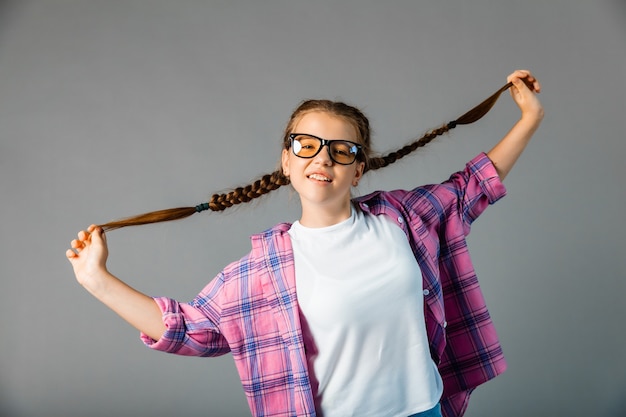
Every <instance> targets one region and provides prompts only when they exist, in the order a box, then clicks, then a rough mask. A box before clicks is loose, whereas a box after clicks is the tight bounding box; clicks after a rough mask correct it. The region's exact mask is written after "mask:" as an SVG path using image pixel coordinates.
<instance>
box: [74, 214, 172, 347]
mask: <svg viewBox="0 0 626 417" xmlns="http://www.w3.org/2000/svg"><path fill="white" fill-rule="evenodd" d="M71 247H72V249H68V250H67V252H66V256H67V259H68V260H69V261H70V263H71V264H72V267H73V268H74V274H75V275H76V280H77V281H78V282H79V283H80V284H81V285H82V286H83V287H85V289H87V291H89V292H90V293H91V294H92V295H93V296H94V297H96V298H97V299H98V300H100V301H101V302H102V303H104V304H105V305H106V306H108V307H109V308H111V309H112V310H113V311H115V312H116V313H117V314H119V315H120V316H121V317H122V318H123V319H124V320H126V321H127V322H128V323H130V324H131V325H132V326H134V327H135V328H137V329H138V330H139V331H141V332H143V333H145V334H147V335H148V336H150V337H151V338H153V339H154V340H159V339H160V338H161V336H162V335H163V333H164V332H165V325H164V324H163V319H162V318H161V310H160V309H159V307H158V306H157V304H156V302H155V301H154V300H153V299H152V298H151V297H148V296H147V295H145V294H142V293H140V292H139V291H137V290H135V289H134V288H131V287H130V286H128V285H127V284H126V283H124V282H122V281H121V280H119V279H118V278H116V277H115V276H113V275H112V274H111V273H109V271H108V270H107V267H106V260H107V257H108V248H107V243H106V236H105V234H104V232H103V231H102V229H101V228H100V227H97V226H95V225H91V226H89V228H88V229H87V230H86V231H85V230H82V231H81V232H79V233H78V239H74V240H72V242H71Z"/></svg>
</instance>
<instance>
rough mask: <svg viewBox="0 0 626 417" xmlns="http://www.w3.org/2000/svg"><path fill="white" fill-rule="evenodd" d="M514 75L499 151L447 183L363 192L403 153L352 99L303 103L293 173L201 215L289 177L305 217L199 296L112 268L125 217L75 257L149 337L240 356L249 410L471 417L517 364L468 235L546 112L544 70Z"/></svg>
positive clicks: (296, 123) (88, 238)
mask: <svg viewBox="0 0 626 417" xmlns="http://www.w3.org/2000/svg"><path fill="white" fill-rule="evenodd" d="M508 81H509V82H510V83H512V87H511V95H512V97H513V99H514V101H515V102H516V103H517V105H518V106H519V108H520V110H521V117H520V119H519V121H518V122H517V123H516V124H515V126H514V127H513V128H512V129H511V130H510V131H509V132H508V133H507V134H506V136H505V137H504V138H503V139H502V140H501V141H500V142H499V143H498V144H497V145H496V146H495V147H494V148H493V149H492V150H491V151H489V152H488V153H487V154H484V153H482V154H480V155H478V156H477V157H476V158H474V159H473V160H472V161H470V162H469V163H468V164H467V166H466V167H465V169H464V170H462V171H460V172H457V173H455V174H453V175H452V176H451V177H450V179H449V180H447V181H446V182H444V183H442V184H439V185H429V186H423V187H418V188H416V189H414V190H411V191H398V190H397V191H392V192H382V191H381V192H375V193H372V194H370V195H367V196H364V197H360V198H357V199H352V198H351V189H352V187H355V186H356V185H357V184H358V182H359V180H360V179H361V178H362V176H363V174H364V173H365V172H366V171H367V170H369V169H376V168H379V167H382V166H385V165H386V164H388V163H390V162H393V160H395V157H391V158H387V159H384V158H382V159H381V158H373V157H372V155H371V148H370V132H369V123H368V120H367V118H366V117H365V116H364V115H363V114H362V113H361V112H360V111H359V110H357V109H355V108H354V107H351V106H348V105H345V104H343V103H337V102H331V101H326V100H310V101H306V102H304V103H302V104H301V105H300V106H299V107H298V108H297V109H296V110H295V111H294V113H293V114H292V117H291V118H290V120H289V123H288V125H287V128H286V130H285V135H284V138H283V144H284V146H283V151H282V156H281V167H282V171H279V172H276V173H273V174H272V175H269V176H266V177H264V178H263V180H262V181H257V182H256V183H255V184H254V185H253V186H249V187H246V188H245V189H244V188H240V189H237V190H235V191H234V192H233V193H229V194H226V195H222V196H214V197H213V198H212V200H211V202H210V203H204V204H201V205H199V206H197V207H196V208H195V209H196V210H197V211H201V210H203V209H207V208H212V209H220V208H221V209H223V208H225V207H228V206H229V205H232V204H234V203H237V202H245V201H248V200H249V199H250V198H254V197H256V196H258V195H260V194H263V193H264V192H267V191H269V190H272V189H276V188H278V187H279V186H281V185H283V184H286V183H291V184H292V185H293V187H294V189H295V190H296V192H297V193H298V195H299V197H300V201H301V206H302V213H301V216H300V219H299V220H298V221H296V222H294V223H293V224H291V225H290V224H286V223H283V224H279V225H277V226H275V227H274V228H272V229H270V230H268V231H265V232H263V233H261V234H258V235H255V236H253V237H252V250H251V252H250V253H249V254H248V255H247V256H245V257H244V258H242V259H240V260H239V261H237V262H234V263H232V264H230V265H228V266H227V267H226V268H224V270H222V271H221V272H220V273H219V274H218V275H217V276H216V277H215V279H213V280H212V281H211V282H210V283H209V284H208V285H207V286H206V287H205V288H204V289H203V290H202V291H201V292H200V293H199V294H198V295H197V296H196V297H195V298H194V300H193V301H191V302H190V303H179V302H177V301H175V300H172V299H169V298H151V297H148V296H146V295H144V294H142V293H140V292H138V291H137V290H135V289H133V288H131V287H129V286H128V285H127V284H125V283H124V282H123V281H121V280H119V279H118V278H116V277H115V276H113V275H112V274H110V273H109V272H108V270H107V267H106V260H107V255H108V252H107V244H106V236H105V234H104V229H106V228H115V227H120V226H123V225H125V224H126V223H123V222H121V223H116V222H113V223H110V224H108V225H104V227H100V226H95V225H92V226H90V227H89V228H88V229H87V230H86V231H81V232H79V233H78V239H75V240H73V241H72V242H71V248H72V249H69V250H68V251H67V253H66V256H67V258H68V259H69V261H70V262H71V264H72V266H73V269H74V273H75V275H76V279H77V280H78V282H79V283H80V284H81V285H83V286H84V287H85V288H86V289H87V290H88V291H89V292H90V293H91V294H93V295H94V296H95V297H96V298H98V299H99V300H100V301H102V302H103V303H104V304H106V305H107V306H109V307H110V308H111V309H113V310H114V311H115V312H117V313H118V314H119V315H120V316H121V317H122V318H124V319H125V320H127V321H128V322H129V323H130V324H131V325H133V326H135V327H136V328H137V329H139V330H140V331H141V337H142V340H143V341H144V342H145V343H146V344H147V345H148V346H150V347H152V348H154V349H158V350H162V351H166V352H170V353H176V354H181V355H197V356H218V355H222V354H225V353H228V352H230V353H232V355H233V358H234V360H235V364H236V366H237V370H238V372H239V375H240V378H241V382H242V385H243V388H244V391H245V393H246V396H247V399H248V403H249V405H250V409H251V411H252V414H253V415H254V416H294V415H298V416H313V415H320V416H322V415H323V416H326V417H333V416H348V415H358V416H398V417H407V416H420V417H424V416H441V415H444V416H461V415H462V414H463V413H464V411H465V409H466V407H467V404H468V400H469V395H470V393H471V391H472V390H473V389H474V388H475V387H476V386H478V385H479V384H481V383H483V382H486V381H487V380H489V379H491V378H493V377H495V376H497V375H498V374H500V373H502V372H503V371H504V369H505V367H506V364H505V362H504V357H503V355H502V350H501V347H500V344H499V341H498V339H497V335H496V333H495V329H494V328H493V324H492V322H491V319H490V317H489V314H488V312H487V309H486V306H485V303H484V300H483V297H482V294H481V292H480V288H479V286H478V282H477V279H476V275H475V273H474V269H473V266H472V263H471V260H470V258H469V255H468V253H467V247H466V242H465V236H466V235H467V234H468V233H469V231H470V225H471V223H472V222H473V221H474V220H475V219H476V217H477V216H478V215H479V214H480V213H481V212H482V211H483V210H484V209H485V208H486V207H487V205H489V204H491V203H494V202H495V201H497V200H498V199H499V198H501V197H502V196H504V194H505V189H504V186H503V185H502V182H501V181H502V180H503V179H504V178H505V177H506V175H507V174H508V173H509V171H510V170H511V168H512V167H513V165H514V163H515V162H516V160H517V159H518V157H519V156H520V154H521V153H522V151H523V150H524V148H525V147H526V145H527V144H528V142H529V140H530V138H531V136H532V135H533V133H534V132H535V130H536V129H537V127H538V126H539V124H540V122H541V120H542V118H543V109H542V106H541V104H540V102H539V101H538V100H537V97H536V94H535V93H538V92H539V91H540V85H539V82H538V81H537V80H536V79H535V78H534V76H533V75H532V74H531V73H530V72H529V71H526V70H518V71H515V72H513V73H512V74H511V75H509V77H508ZM448 127H454V126H448ZM411 150H413V149H411ZM399 156H402V155H399ZM399 156H398V157H399ZM383 159H384V160H383ZM144 220H145V219H144ZM142 223H146V221H142V222H140V223H137V224H142ZM127 224H131V223H127ZM420 277H421V279H420Z"/></svg>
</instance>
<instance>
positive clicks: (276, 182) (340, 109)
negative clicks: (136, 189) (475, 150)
mask: <svg viewBox="0 0 626 417" xmlns="http://www.w3.org/2000/svg"><path fill="white" fill-rule="evenodd" d="M511 85H512V83H508V84H506V85H504V86H503V87H502V88H500V89H499V90H498V91H496V92H495V93H494V94H493V95H491V96H490V97H489V98H487V99H486V100H485V101H483V102H482V103H480V104H479V105H478V106H476V107H474V108H473V109H471V110H470V111H468V112H467V113H465V114H464V115H462V116H461V117H459V118H457V119H456V120H453V121H451V122H449V123H448V124H445V125H443V126H441V127H439V128H437V129H434V130H431V131H430V132H428V133H426V134H425V135H424V136H422V137H421V138H419V139H417V140H415V141H413V142H411V143H409V144H408V145H405V146H403V147H402V148H400V149H398V150H397V151H395V152H391V153H389V154H387V155H384V156H381V157H371V156H370V155H369V154H370V128H369V121H368V119H367V117H365V115H364V114H363V113H361V111H360V110H358V109H357V108H355V107H352V106H349V105H347V104H345V103H341V102H334V101H329V100H307V101H304V102H302V103H301V104H300V106H299V107H298V108H296V110H295V111H294V112H293V114H292V115H291V118H290V120H289V123H288V125H287V128H286V129H285V135H284V137H283V148H284V149H289V140H288V137H289V133H290V132H291V131H292V128H293V126H294V125H295V123H296V121H297V120H299V118H300V117H302V115H303V114H305V113H307V112H310V111H325V112H328V113H331V114H334V115H336V116H338V117H342V118H344V119H345V120H346V121H347V122H349V123H352V124H353V126H354V127H355V129H356V130H357V133H358V137H359V140H360V142H361V144H362V145H363V155H362V156H361V157H362V158H363V161H364V162H365V171H369V170H376V169H380V168H384V167H386V166H388V165H389V164H393V163H394V162H396V161H397V160H398V159H401V158H404V157H405V156H407V155H408V154H410V153H411V152H414V151H415V150H417V149H419V148H421V147H422V146H425V145H427V144H428V143H430V142H431V141H432V140H433V139H435V138H436V137H437V136H441V135H443V134H444V133H446V132H448V131H450V129H454V128H455V127H456V126H457V125H464V124H470V123H473V122H475V121H477V120H479V119H480V118H482V117H483V116H484V115H485V114H487V112H488V111H489V110H490V109H491V108H492V107H493V105H494V104H495V102H496V100H497V99H498V97H499V96H500V94H501V93H502V92H504V91H505V90H507V89H508V88H509V87H511ZM289 182H290V181H289V178H288V177H286V176H285V175H284V174H283V173H282V172H281V171H280V170H277V171H274V172H272V173H271V174H265V175H263V176H262V177H261V178H259V179H257V180H256V181H254V182H253V183H252V184H250V185H247V186H245V187H237V188H235V189H234V190H232V191H230V192H228V193H224V194H214V195H213V196H211V199H210V200H209V202H207V203H202V204H198V205H197V206H195V207H179V208H173V209H167V210H159V211H153V212H150V213H145V214H140V215H138V216H133V217H129V218H126V219H122V220H115V221H112V222H109V223H105V224H103V225H100V227H102V228H103V229H104V230H105V231H106V230H113V229H119V228H121V227H126V226H138V225H142V224H150V223H158V222H166V221H170V220H178V219H183V218H185V217H189V216H191V215H192V214H194V213H198V212H201V211H204V210H211V211H223V210H226V209H227V208H229V207H232V206H234V205H235V204H240V203H247V202H249V201H250V200H253V199H255V198H258V197H260V196H262V195H264V194H267V193H269V192H270V191H274V190H276V189H278V188H280V187H281V186H283V185H287V184H289Z"/></svg>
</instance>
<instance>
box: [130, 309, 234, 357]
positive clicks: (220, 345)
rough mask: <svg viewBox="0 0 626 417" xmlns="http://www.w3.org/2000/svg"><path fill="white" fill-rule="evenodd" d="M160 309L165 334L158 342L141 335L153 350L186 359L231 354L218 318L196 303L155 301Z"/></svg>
mask: <svg viewBox="0 0 626 417" xmlns="http://www.w3.org/2000/svg"><path fill="white" fill-rule="evenodd" d="M154 300H155V301H156V303H157V305H158V306H159V308H160V309H161V313H162V315H163V323H164V324H165V327H166V331H165V333H164V334H163V336H161V338H160V339H159V340H154V339H152V338H151V337H150V336H148V335H146V334H144V333H141V340H142V341H143V342H144V344H145V345H146V346H148V347H149V348H151V349H155V350H160V351H163V352H167V353H174V354H177V355H184V356H219V355H223V354H225V353H228V352H229V351H230V348H229V346H228V343H227V341H226V340H225V338H224V337H223V336H222V334H221V333H220V331H219V328H218V326H217V322H216V320H215V318H213V317H211V314H208V313H207V311H206V310H205V309H203V308H200V306H199V305H198V304H197V301H194V303H180V302H178V301H176V300H173V299H171V298H167V297H156V298H154Z"/></svg>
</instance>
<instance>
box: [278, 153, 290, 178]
mask: <svg viewBox="0 0 626 417" xmlns="http://www.w3.org/2000/svg"><path fill="white" fill-rule="evenodd" d="M280 165H281V167H282V168H283V175H285V176H286V177H288V176H289V149H283V153H282V155H281V158H280Z"/></svg>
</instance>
